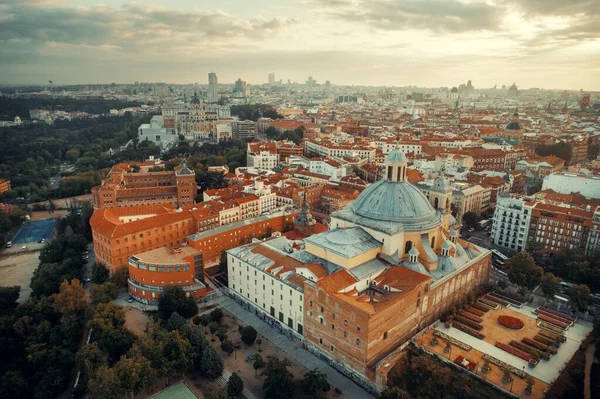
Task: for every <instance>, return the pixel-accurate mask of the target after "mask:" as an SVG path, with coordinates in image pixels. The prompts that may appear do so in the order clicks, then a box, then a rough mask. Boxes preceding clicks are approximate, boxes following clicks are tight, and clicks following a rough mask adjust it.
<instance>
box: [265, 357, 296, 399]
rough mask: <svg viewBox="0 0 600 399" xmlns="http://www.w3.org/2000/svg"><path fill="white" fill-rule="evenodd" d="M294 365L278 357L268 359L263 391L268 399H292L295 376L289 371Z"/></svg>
mask: <svg viewBox="0 0 600 399" xmlns="http://www.w3.org/2000/svg"><path fill="white" fill-rule="evenodd" d="M291 365H292V363H291V362H290V361H289V360H288V359H286V358H283V359H280V358H278V357H277V356H268V357H267V367H266V369H265V375H266V378H265V382H264V384H263V390H264V391H265V398H266V399H286V398H290V397H292V395H293V393H294V389H295V386H294V383H293V378H294V376H293V375H292V373H291V372H290V371H289V370H288V367H290V366H291Z"/></svg>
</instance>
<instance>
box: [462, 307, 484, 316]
mask: <svg viewBox="0 0 600 399" xmlns="http://www.w3.org/2000/svg"><path fill="white" fill-rule="evenodd" d="M466 311H467V312H469V313H471V314H474V315H475V316H479V317H481V316H483V315H484V314H485V312H484V311H483V310H479V309H475V308H474V307H472V306H469V307H468V308H467V310H466Z"/></svg>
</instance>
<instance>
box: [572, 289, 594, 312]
mask: <svg viewBox="0 0 600 399" xmlns="http://www.w3.org/2000/svg"><path fill="white" fill-rule="evenodd" d="M569 297H570V299H569V303H570V304H571V307H572V308H573V309H574V310H579V311H581V312H584V311H586V310H587V308H588V306H589V305H590V303H591V300H592V297H591V296H590V289H589V287H588V286H587V285H585V284H580V285H574V286H572V287H570V288H569Z"/></svg>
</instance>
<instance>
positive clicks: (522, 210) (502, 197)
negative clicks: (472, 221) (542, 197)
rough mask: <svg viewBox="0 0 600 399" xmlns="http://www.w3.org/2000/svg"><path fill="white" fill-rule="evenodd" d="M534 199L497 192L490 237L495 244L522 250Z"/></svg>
mask: <svg viewBox="0 0 600 399" xmlns="http://www.w3.org/2000/svg"><path fill="white" fill-rule="evenodd" d="M534 206H535V201H534V200H533V198H531V197H521V196H515V195H511V194H508V193H506V192H503V193H500V194H498V197H497V199H496V209H495V210H494V219H493V224H492V234H491V238H492V241H493V243H494V244H495V245H498V246H500V247H503V248H506V249H508V250H512V251H518V252H521V251H524V250H525V248H526V246H527V237H528V235H529V224H530V223H531V216H532V213H533V208H534Z"/></svg>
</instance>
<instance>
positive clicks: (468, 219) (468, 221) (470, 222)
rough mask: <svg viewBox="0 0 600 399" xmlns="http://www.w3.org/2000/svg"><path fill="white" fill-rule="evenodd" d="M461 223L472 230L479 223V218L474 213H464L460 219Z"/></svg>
mask: <svg viewBox="0 0 600 399" xmlns="http://www.w3.org/2000/svg"><path fill="white" fill-rule="evenodd" d="M462 221H463V223H464V224H465V226H467V227H471V228H474V227H475V226H477V223H478V222H479V216H477V214H476V213H474V212H465V214H464V215H463V217H462Z"/></svg>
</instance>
